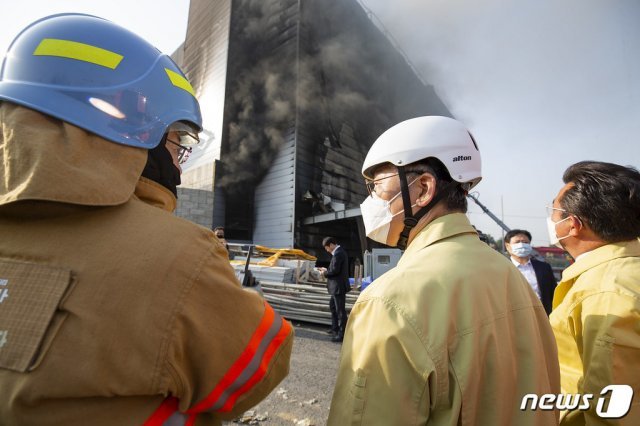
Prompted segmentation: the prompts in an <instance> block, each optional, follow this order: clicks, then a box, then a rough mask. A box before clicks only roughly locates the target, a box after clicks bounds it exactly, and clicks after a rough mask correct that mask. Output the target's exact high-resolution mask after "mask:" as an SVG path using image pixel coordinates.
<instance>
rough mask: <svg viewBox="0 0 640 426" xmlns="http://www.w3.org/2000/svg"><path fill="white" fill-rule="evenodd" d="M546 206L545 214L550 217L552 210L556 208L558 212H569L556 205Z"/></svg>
mask: <svg viewBox="0 0 640 426" xmlns="http://www.w3.org/2000/svg"><path fill="white" fill-rule="evenodd" d="M546 207H547V216H548V217H551V216H552V215H553V211H554V210H557V211H559V212H563V213H569V212H568V211H566V210H565V209H560V208H558V207H552V206H546Z"/></svg>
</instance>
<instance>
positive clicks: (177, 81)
mask: <svg viewBox="0 0 640 426" xmlns="http://www.w3.org/2000/svg"><path fill="white" fill-rule="evenodd" d="M164 70H165V71H166V72H167V75H168V76H169V80H171V84H173V85H174V86H176V87H179V88H181V89H182V90H186V91H187V92H189V93H191V96H193V97H194V98H195V97H196V91H195V90H193V87H192V86H191V83H189V81H187V79H186V78H184V77H183V76H181V75H180V74H178V73H177V72H175V71H172V70H170V69H169V68H165V69H164Z"/></svg>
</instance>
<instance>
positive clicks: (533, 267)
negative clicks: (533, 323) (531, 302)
mask: <svg viewBox="0 0 640 426" xmlns="http://www.w3.org/2000/svg"><path fill="white" fill-rule="evenodd" d="M504 246H505V248H506V249H507V251H508V252H509V254H510V255H511V261H512V262H513V264H514V265H516V267H517V268H518V270H519V271H520V272H522V275H524V277H525V278H526V279H527V281H528V282H529V285H530V286H531V288H533V291H535V292H536V294H537V295H538V298H539V299H540V301H541V302H542V306H544V310H545V311H547V315H549V314H550V313H551V303H552V302H553V292H554V290H555V289H556V285H558V283H557V282H556V278H555V277H554V276H553V270H552V269H551V265H549V264H548V263H547V262H541V261H539V260H536V259H533V258H532V257H531V251H532V248H531V233H529V231H526V230H524V229H512V230H511V231H509V232H507V234H506V235H505V236H504Z"/></svg>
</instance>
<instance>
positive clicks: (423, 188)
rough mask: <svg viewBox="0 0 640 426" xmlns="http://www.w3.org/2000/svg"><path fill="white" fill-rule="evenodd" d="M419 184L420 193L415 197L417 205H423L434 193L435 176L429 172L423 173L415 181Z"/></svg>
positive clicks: (427, 202)
mask: <svg viewBox="0 0 640 426" xmlns="http://www.w3.org/2000/svg"><path fill="white" fill-rule="evenodd" d="M416 184H417V185H419V186H420V195H419V196H418V198H417V199H416V204H417V205H418V207H424V206H426V205H427V204H429V202H430V201H431V199H432V198H433V196H434V195H435V193H436V178H435V176H433V175H432V174H431V173H423V174H422V175H421V176H420V177H419V178H418V181H417V182H416Z"/></svg>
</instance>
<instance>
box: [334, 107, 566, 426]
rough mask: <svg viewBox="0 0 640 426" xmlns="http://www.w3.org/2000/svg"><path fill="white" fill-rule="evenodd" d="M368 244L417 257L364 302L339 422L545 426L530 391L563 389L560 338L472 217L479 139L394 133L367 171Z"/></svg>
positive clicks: (342, 386) (344, 371)
mask: <svg viewBox="0 0 640 426" xmlns="http://www.w3.org/2000/svg"><path fill="white" fill-rule="evenodd" d="M363 175H364V177H365V178H366V179H367V181H368V187H369V190H370V194H371V196H370V197H368V198H367V199H366V201H365V202H364V203H363V204H362V206H361V210H362V217H363V220H364V224H365V228H366V231H367V235H368V237H369V238H372V239H374V240H376V241H378V242H381V243H384V244H388V245H390V246H398V247H400V248H402V249H404V248H406V251H405V253H404V255H403V256H402V258H401V259H400V262H399V263H398V265H397V267H396V268H394V269H392V270H391V271H389V272H387V273H386V274H384V275H383V276H381V277H380V278H378V279H376V280H375V282H374V283H373V284H371V285H370V286H369V287H367V289H366V290H365V291H364V292H363V293H362V294H361V295H360V297H359V298H358V301H357V302H356V304H355V306H354V307H353V310H352V311H351V316H350V318H349V322H348V325H347V332H346V335H345V339H344V343H343V349H342V354H341V361H340V369H339V373H338V379H337V383H336V388H335V391H334V394H333V400H332V404H331V411H330V414H329V424H330V425H347V424H349V425H351V424H358V425H367V426H369V425H385V426H388V425H424V424H429V425H491V426H496V425H503V426H509V425H518V426H522V425H540V426H547V425H553V424H556V423H557V421H558V416H557V412H555V411H532V410H524V411H523V410H521V409H520V408H521V403H522V399H523V397H524V396H525V395H527V394H531V393H534V394H537V395H540V394H543V393H557V392H559V385H560V383H559V372H558V360H557V351H556V345H555V341H554V339H553V333H552V331H551V328H550V326H549V322H548V320H547V315H546V313H545V311H544V308H543V307H542V305H541V303H540V301H539V300H538V297H537V296H536V294H535V293H534V292H533V290H532V289H531V287H530V286H529V284H528V283H527V282H526V280H525V279H524V277H523V276H522V274H520V272H519V271H518V270H517V269H516V268H515V267H514V266H513V264H511V262H509V260H507V259H506V258H504V257H503V256H501V255H500V254H499V253H498V252H496V251H494V250H492V249H491V248H489V247H488V246H487V245H486V244H484V243H483V242H481V241H480V240H479V238H478V234H477V232H476V231H475V229H474V228H473V227H472V226H471V224H470V223H469V220H468V219H467V217H466V216H465V214H464V213H465V212H466V207H467V205H466V194H467V191H469V190H470V189H471V188H473V187H474V186H475V185H476V184H477V183H478V182H479V181H480V179H481V172H480V152H479V151H478V148H477V145H476V143H475V141H474V140H473V138H472V137H471V135H470V134H469V132H468V131H467V130H466V129H465V128H464V126H462V125H461V124H460V123H459V122H457V121H455V120H453V119H450V118H446V117H419V118H415V119H411V120H407V121H405V122H402V123H400V124H398V125H396V126H394V127H392V128H391V129H389V130H387V131H386V132H385V133H384V134H383V135H382V136H380V137H379V138H378V140H377V141H376V142H375V143H374V144H373V146H372V147H371V149H370V150H369V153H368V154H367V157H366V159H365V162H364V165H363Z"/></svg>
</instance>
